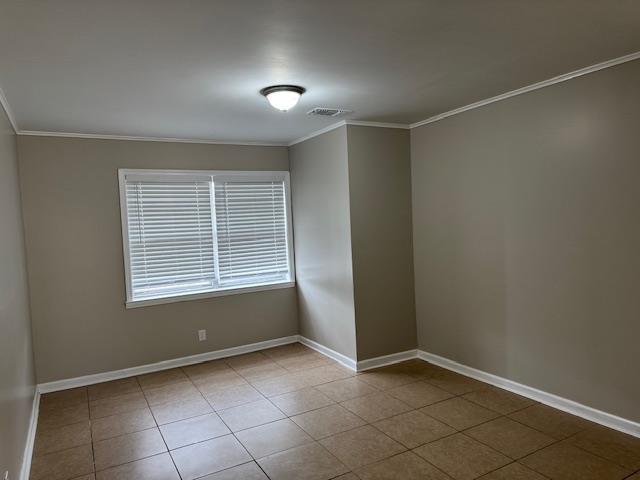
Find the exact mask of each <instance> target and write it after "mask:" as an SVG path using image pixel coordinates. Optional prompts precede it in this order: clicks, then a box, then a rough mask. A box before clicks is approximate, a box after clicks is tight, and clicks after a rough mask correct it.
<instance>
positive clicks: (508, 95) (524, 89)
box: [409, 52, 640, 129]
mask: <svg viewBox="0 0 640 480" xmlns="http://www.w3.org/2000/svg"><path fill="white" fill-rule="evenodd" d="M638 59H640V52H634V53H630V54H629V55H624V56H622V57H618V58H614V59H612V60H607V61H606V62H601V63H597V64H595V65H591V66H589V67H585V68H581V69H579V70H574V71H573V72H569V73H565V74H563V75H558V76H557V77H553V78H550V79H548V80H543V81H541V82H538V83H533V84H531V85H527V86H526V87H522V88H518V89H516V90H511V91H509V92H505V93H502V94H500V95H496V96H495V97H490V98H486V99H484V100H480V101H478V102H474V103H471V104H469V105H465V106H464V107H460V108H455V109H453V110H449V111H448V112H444V113H439V114H438V115H434V116H433V117H429V118H427V119H425V120H421V121H419V122H415V123H412V124H411V125H409V127H410V128H411V129H413V128H416V127H421V126H422V125H427V124H429V123H433V122H437V121H439V120H442V119H444V118H447V117H451V116H452V115H457V114H459V113H463V112H466V111H468V110H473V109H475V108H480V107H484V106H485V105H489V104H491V103H495V102H499V101H501V100H506V99H507V98H511V97H515V96H517V95H522V94H523V93H528V92H532V91H534V90H539V89H541V88H545V87H549V86H551V85H555V84H557V83H562V82H566V81H567V80H571V79H573V78H576V77H581V76H583V75H587V74H589V73H593V72H597V71H599V70H604V69H605V68H609V67H615V66H616V65H620V64H622V63H627V62H631V61H633V60H638Z"/></svg>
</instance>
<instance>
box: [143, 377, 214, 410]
mask: <svg viewBox="0 0 640 480" xmlns="http://www.w3.org/2000/svg"><path fill="white" fill-rule="evenodd" d="M144 396H145V397H146V399H147V402H148V403H149V405H151V406H153V405H161V404H163V403H172V402H180V401H187V400H195V399H197V398H200V397H201V396H202V395H201V394H200V392H199V391H198V389H197V388H196V387H195V386H194V385H193V384H192V383H191V382H179V383H169V384H167V385H163V386H162V387H155V388H149V389H146V390H145V391H144Z"/></svg>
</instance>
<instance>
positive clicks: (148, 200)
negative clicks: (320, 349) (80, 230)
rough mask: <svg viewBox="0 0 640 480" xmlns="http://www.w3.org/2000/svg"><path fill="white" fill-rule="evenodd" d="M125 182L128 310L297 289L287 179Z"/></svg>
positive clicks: (239, 175) (127, 175)
mask: <svg viewBox="0 0 640 480" xmlns="http://www.w3.org/2000/svg"><path fill="white" fill-rule="evenodd" d="M119 179H120V204H121V212H122V233H123V244H124V255H125V275H126V287H127V306H128V307H134V306H142V305H149V304H156V303H166V302H170V301H178V300H184V299H187V298H199V297H207V296H215V295H222V294H229V293H241V292H247V291H255V290H264V289H270V288H278V287H289V286H291V285H293V279H294V273H293V272H294V266H293V254H292V242H291V215H290V207H289V173H288V172H207V171H172V170H164V171H158V170H120V171H119Z"/></svg>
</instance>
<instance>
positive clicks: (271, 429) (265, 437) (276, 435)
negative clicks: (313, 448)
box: [236, 418, 313, 458]
mask: <svg viewBox="0 0 640 480" xmlns="http://www.w3.org/2000/svg"><path fill="white" fill-rule="evenodd" d="M236 437H237V438H238V440H240V442H241V443H242V444H243V445H244V447H245V448H246V449H247V451H248V452H249V453H250V454H251V455H252V456H253V457H254V458H262V457H266V456H267V455H272V454H274V453H278V452H282V451H283V450H288V449H290V448H293V447H297V446H299V445H304V444H305V443H311V442H313V439H312V438H311V437H310V436H309V435H308V434H307V433H306V432H305V431H304V430H302V429H301V428H300V427H298V425H296V424H295V423H294V422H292V421H291V420H289V419H288V418H285V419H282V420H278V421H276V422H271V423H267V424H266V425H261V426H259V427H253V428H249V429H247V430H242V431H241V432H238V433H236Z"/></svg>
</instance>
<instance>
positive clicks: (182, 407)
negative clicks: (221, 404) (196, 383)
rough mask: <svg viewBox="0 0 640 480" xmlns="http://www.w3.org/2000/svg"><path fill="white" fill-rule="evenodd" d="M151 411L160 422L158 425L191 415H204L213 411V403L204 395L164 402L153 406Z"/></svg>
mask: <svg viewBox="0 0 640 480" xmlns="http://www.w3.org/2000/svg"><path fill="white" fill-rule="evenodd" d="M151 412H152V413H153V416H154V417H155V419H156V422H158V425H164V424H165V423H171V422H177V421H179V420H185V419H187V418H191V417H197V416H199V415H204V414H205V413H211V412H213V409H212V408H211V405H209V403H208V402H207V401H206V400H205V399H204V397H202V396H200V397H194V398H193V399H191V400H182V401H179V402H170V403H163V404H161V405H153V406H151Z"/></svg>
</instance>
